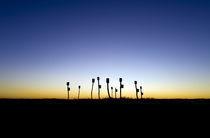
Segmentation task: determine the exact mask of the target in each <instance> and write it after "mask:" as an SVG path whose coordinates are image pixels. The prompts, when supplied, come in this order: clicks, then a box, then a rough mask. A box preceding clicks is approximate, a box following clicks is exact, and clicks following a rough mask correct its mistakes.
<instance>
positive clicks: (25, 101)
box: [0, 99, 210, 105]
mask: <svg viewBox="0 0 210 138" xmlns="http://www.w3.org/2000/svg"><path fill="white" fill-rule="evenodd" d="M0 104H1V105H4V104H15V105H18V104H35V105H36V104H58V105H59V104H67V105H68V104H71V105H77V104H135V105H165V104H167V105H168V104H171V105H173V104H176V105H177V104H210V99H142V100H141V99H139V100H136V99H101V100H97V99H94V100H91V99H80V100H69V101H68V100H63V99H0Z"/></svg>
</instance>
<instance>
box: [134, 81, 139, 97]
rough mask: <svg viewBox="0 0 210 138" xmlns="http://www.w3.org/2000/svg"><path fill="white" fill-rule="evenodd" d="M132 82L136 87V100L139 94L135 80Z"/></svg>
mask: <svg viewBox="0 0 210 138" xmlns="http://www.w3.org/2000/svg"><path fill="white" fill-rule="evenodd" d="M134 84H135V87H136V99H137V100H138V99H139V96H138V92H139V89H138V88H137V81H134Z"/></svg>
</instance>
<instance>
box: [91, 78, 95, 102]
mask: <svg viewBox="0 0 210 138" xmlns="http://www.w3.org/2000/svg"><path fill="white" fill-rule="evenodd" d="M94 83H95V79H92V89H91V99H93V86H94Z"/></svg>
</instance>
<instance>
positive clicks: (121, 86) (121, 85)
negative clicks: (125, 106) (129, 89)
mask: <svg viewBox="0 0 210 138" xmlns="http://www.w3.org/2000/svg"><path fill="white" fill-rule="evenodd" d="M119 80H120V99H121V98H122V88H124V85H123V84H122V78H120V79H119Z"/></svg>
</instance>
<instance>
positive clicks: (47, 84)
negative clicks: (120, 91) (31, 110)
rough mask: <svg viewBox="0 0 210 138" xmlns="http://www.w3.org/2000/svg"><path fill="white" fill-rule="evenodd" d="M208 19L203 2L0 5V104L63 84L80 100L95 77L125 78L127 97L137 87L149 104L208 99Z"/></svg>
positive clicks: (209, 6) (73, 0) (209, 7)
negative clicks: (150, 99)
mask: <svg viewBox="0 0 210 138" xmlns="http://www.w3.org/2000/svg"><path fill="white" fill-rule="evenodd" d="M209 15H210V2H209V1H207V0H171V1H166V0H147V1H146V0H145V1H144V0H143V1H135V0H127V1H126V0H122V1H120V0H101V1H96V0H86V1H84V0H69V1H67V0H42V1H41V0H19V1H15V0H2V1H1V2H0V38H1V39H0V64H1V70H0V76H1V77H0V82H1V85H2V86H1V88H3V89H2V90H1V91H0V97H15V96H17V95H21V94H20V93H22V91H26V92H24V93H23V94H22V95H21V96H22V97H30V95H33V94H34V95H36V96H37V95H39V96H38V97H51V95H52V97H53V96H55V94H54V95H53V94H50V93H48V91H51V90H54V91H55V92H54V93H57V94H56V96H58V95H59V94H58V93H62V91H65V86H63V84H65V82H66V81H70V82H72V83H73V84H72V87H73V88H75V91H77V90H76V87H77V85H79V84H81V85H82V86H83V87H82V88H84V89H85V90H83V91H84V92H83V93H84V97H86V95H88V94H87V93H88V91H89V89H90V88H89V87H90V86H91V78H93V77H97V76H101V77H102V81H103V80H104V81H105V78H106V77H110V78H111V80H113V85H114V86H115V87H118V78H119V77H123V78H124V82H125V84H127V87H126V88H125V91H126V92H127V93H126V96H129V92H132V91H134V90H133V81H134V80H138V81H139V82H140V83H141V85H143V86H144V89H145V92H147V96H148V97H161V98H162V97H163V98H171V97H172V98H176V97H178V98H191V97H193V98H200V97H208V98H209V97H210V87H209V82H210V73H209V70H210V54H209V53H210V39H209V36H210V18H209ZM8 85H9V86H8ZM104 87H105V86H104ZM16 89H18V91H15V92H14V91H13V90H16ZM41 91H42V93H41ZM104 91H105V90H104ZM1 93H2V94H1ZM35 93H36V94H35ZM43 93H47V94H46V95H43ZM75 93H76V92H75ZM104 95H106V93H105V92H104ZM36 96H34V97H36ZM56 96H55V97H56ZM58 97H59V96H58ZM61 97H62V96H61Z"/></svg>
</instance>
